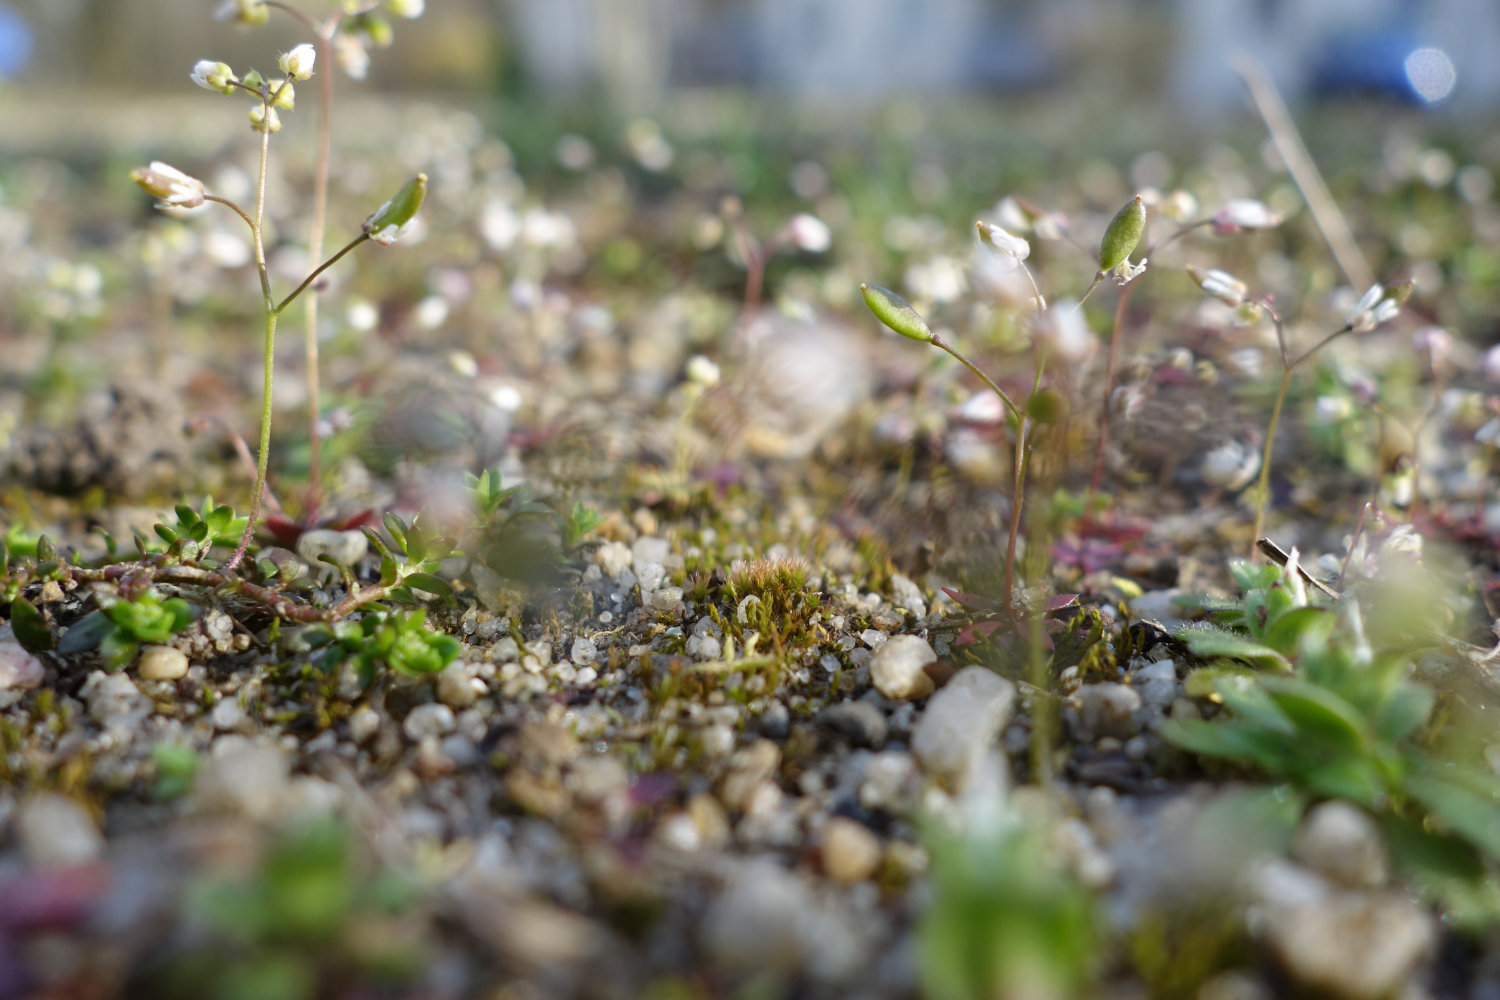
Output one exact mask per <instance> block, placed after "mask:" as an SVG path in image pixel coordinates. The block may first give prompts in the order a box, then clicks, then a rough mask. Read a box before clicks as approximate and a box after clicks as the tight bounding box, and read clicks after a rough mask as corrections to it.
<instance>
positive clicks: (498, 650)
mask: <svg viewBox="0 0 1500 1000" xmlns="http://www.w3.org/2000/svg"><path fill="white" fill-rule="evenodd" d="M490 655H491V656H492V657H494V659H495V662H497V663H509V662H511V661H512V660H516V659H519V658H520V656H521V644H520V643H518V642H516V640H515V639H513V638H511V637H510V636H506V637H504V638H503V639H497V640H496V641H495V644H494V645H493V646H491V647H490Z"/></svg>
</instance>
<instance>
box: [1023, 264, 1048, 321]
mask: <svg viewBox="0 0 1500 1000" xmlns="http://www.w3.org/2000/svg"><path fill="white" fill-rule="evenodd" d="M1020 264H1021V273H1022V274H1024V275H1026V280H1027V281H1029V282H1030V283H1031V294H1032V295H1035V296H1036V311H1037V312H1039V313H1044V312H1046V311H1047V297H1046V296H1045V295H1043V294H1042V290H1041V288H1040V287H1038V285H1037V283H1036V277H1035V276H1034V275H1032V273H1031V268H1029V267H1027V266H1026V262H1025V261H1024V260H1023V261H1021V262H1020Z"/></svg>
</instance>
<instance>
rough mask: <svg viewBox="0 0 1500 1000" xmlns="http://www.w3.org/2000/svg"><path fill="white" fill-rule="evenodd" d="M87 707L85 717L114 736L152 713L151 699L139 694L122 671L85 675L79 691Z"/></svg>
mask: <svg viewBox="0 0 1500 1000" xmlns="http://www.w3.org/2000/svg"><path fill="white" fill-rule="evenodd" d="M79 693H80V694H81V695H82V697H83V701H84V704H86V705H87V706H88V710H89V718H91V719H93V720H94V721H95V722H97V723H99V725H101V726H103V727H104V728H105V729H107V730H109V731H111V732H112V733H115V734H116V736H118V737H127V738H128V734H130V733H131V732H133V731H134V730H135V729H136V727H137V726H139V725H140V724H141V723H142V722H144V721H145V719H146V717H147V716H149V715H150V714H151V712H152V705H151V699H149V698H147V697H146V696H145V695H143V694H141V692H140V690H139V689H137V688H136V686H135V682H134V681H132V680H131V679H130V678H129V677H127V676H126V675H125V674H123V673H117V674H106V673H105V672H104V671H102V670H96V671H94V672H93V673H91V674H89V676H88V679H87V680H86V681H84V683H83V688H82V690H81V691H80V692H79Z"/></svg>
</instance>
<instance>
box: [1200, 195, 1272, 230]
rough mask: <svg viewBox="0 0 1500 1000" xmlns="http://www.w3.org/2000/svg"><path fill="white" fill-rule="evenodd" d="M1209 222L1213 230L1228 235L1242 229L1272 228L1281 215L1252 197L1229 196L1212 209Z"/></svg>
mask: <svg viewBox="0 0 1500 1000" xmlns="http://www.w3.org/2000/svg"><path fill="white" fill-rule="evenodd" d="M1211 222H1212V223H1213V227H1214V232H1216V233H1218V234H1219V235H1220V236H1229V235H1231V234H1233V233H1237V232H1239V231H1240V230H1242V229H1274V228H1275V227H1277V226H1279V225H1281V216H1280V215H1277V214H1276V213H1275V212H1273V211H1271V210H1270V209H1269V208H1267V207H1266V204H1265V203H1264V202H1260V201H1256V200H1255V199H1253V198H1231V199H1229V200H1228V201H1226V202H1225V203H1224V204H1222V205H1220V206H1219V207H1218V209H1216V210H1215V211H1214V214H1213V218H1212V219H1211Z"/></svg>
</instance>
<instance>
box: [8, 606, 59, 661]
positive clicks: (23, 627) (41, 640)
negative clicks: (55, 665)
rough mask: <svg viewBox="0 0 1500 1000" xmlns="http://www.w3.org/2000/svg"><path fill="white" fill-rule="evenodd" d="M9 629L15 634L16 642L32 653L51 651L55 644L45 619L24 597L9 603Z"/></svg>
mask: <svg viewBox="0 0 1500 1000" xmlns="http://www.w3.org/2000/svg"><path fill="white" fill-rule="evenodd" d="M10 627H11V629H12V630H13V631H14V632H15V633H16V641H17V642H19V643H20V644H21V645H22V646H23V647H25V648H26V649H27V650H30V651H31V652H33V653H38V652H41V651H42V650H45V649H51V648H52V647H53V645H54V644H55V642H56V640H54V639H53V637H52V630H51V629H50V628H48V627H47V619H46V618H44V617H43V616H42V613H41V612H40V611H38V610H37V609H36V605H34V604H32V603H31V602H30V601H28V600H26V599H25V598H24V597H18V598H16V599H15V600H14V601H11V602H10Z"/></svg>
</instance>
